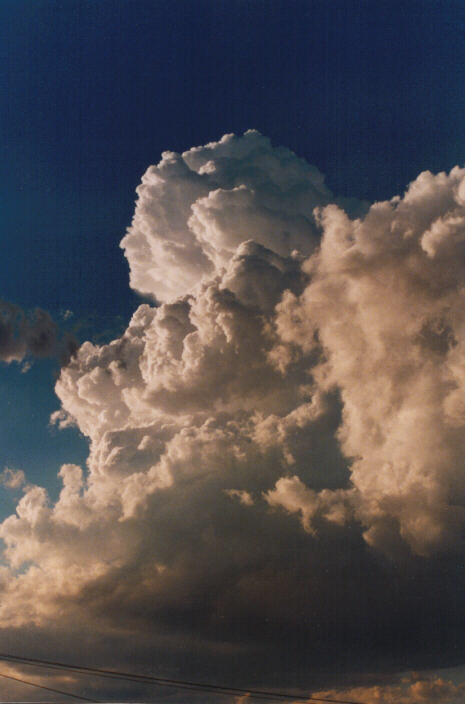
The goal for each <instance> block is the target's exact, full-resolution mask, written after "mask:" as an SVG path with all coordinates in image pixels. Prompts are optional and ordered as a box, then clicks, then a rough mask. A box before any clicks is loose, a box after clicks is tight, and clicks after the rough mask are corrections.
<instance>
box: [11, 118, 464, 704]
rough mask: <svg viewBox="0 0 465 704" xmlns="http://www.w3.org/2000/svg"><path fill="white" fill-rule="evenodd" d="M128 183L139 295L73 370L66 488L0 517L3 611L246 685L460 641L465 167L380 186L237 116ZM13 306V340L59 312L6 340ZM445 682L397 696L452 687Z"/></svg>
mask: <svg viewBox="0 0 465 704" xmlns="http://www.w3.org/2000/svg"><path fill="white" fill-rule="evenodd" d="M137 192H138V200H137V203H136V209H135V214H134V218H133V222H132V224H131V226H130V228H129V229H128V232H127V234H126V236H125V237H124V239H123V240H122V243H121V246H122V247H123V248H124V251H125V255H126V257H127V259H128V262H129V266H130V272H131V273H130V277H131V278H130V280H131V286H132V287H133V288H134V289H136V290H137V291H138V292H140V293H142V294H143V295H145V296H146V297H147V299H148V300H150V303H144V304H142V305H141V306H140V307H139V308H138V309H137V310H136V312H135V313H134V315H133V317H132V320H131V321H130V323H129V325H128V328H127V330H126V331H125V332H124V334H123V335H122V336H121V337H120V338H119V339H115V340H113V341H112V342H110V343H109V344H105V345H102V346H97V345H94V344H91V343H89V342H86V343H84V344H83V345H82V346H81V347H80V348H79V349H78V350H77V352H76V353H75V355H74V356H73V357H72V359H71V360H70V361H69V363H68V364H67V366H65V367H64V368H63V369H62V370H61V374H60V377H59V379H58V382H57V384H56V393H57V395H58V397H59V399H60V402H61V409H60V410H59V411H57V413H56V414H55V420H57V422H58V423H59V424H60V425H63V426H66V425H74V426H76V427H77V428H78V429H79V430H80V432H81V433H83V434H84V435H85V436H86V437H87V438H88V441H89V448H90V450H89V458H88V464H87V467H86V468H82V467H78V466H76V465H73V464H67V465H64V466H63V467H62V468H61V470H60V478H61V480H62V483H63V488H62V491H61V494H60V496H59V498H58V500H57V501H56V502H55V503H53V502H51V501H50V499H49V497H48V496H47V493H46V491H45V489H43V488H42V487H40V486H33V485H30V484H26V485H25V488H24V494H23V496H22V498H21V499H20V501H19V503H18V505H17V509H16V514H15V515H12V516H10V517H8V518H7V519H6V520H5V521H4V522H3V524H2V525H1V527H0V536H1V538H2V539H3V541H4V542H5V553H4V564H3V566H2V567H1V568H0V569H1V571H0V590H1V600H0V625H1V626H2V627H3V628H4V629H7V630H8V633H11V634H12V635H11V638H12V639H13V641H14V639H15V638H16V639H19V638H20V637H21V633H24V632H25V629H27V628H30V627H31V625H33V626H34V629H36V630H35V631H34V632H35V633H36V637H35V642H36V643H39V642H40V634H41V633H47V632H51V631H53V632H54V633H55V632H56V631H57V630H60V629H68V631H70V630H73V629H74V632H75V633H76V642H81V643H85V642H87V641H86V636H85V633H86V628H87V629H91V630H92V632H93V634H94V639H93V645H92V647H94V648H95V650H96V651H97V649H98V648H100V649H101V652H102V653H103V652H104V648H105V646H104V643H105V642H106V643H109V642H117V641H118V642H119V643H121V641H124V640H125V638H126V636H127V637H128V638H129V634H131V639H132V641H131V644H130V645H129V644H127V645H126V646H125V647H126V649H127V650H126V652H129V651H130V652H132V653H133V654H134V653H136V652H138V653H139V655H138V657H140V659H141V660H143V659H144V657H145V658H147V657H148V655H147V652H148V651H150V653H151V654H152V655H153V654H154V653H156V656H157V658H158V659H157V662H159V663H161V666H163V667H165V668H167V670H166V671H169V672H171V673H172V672H178V673H179V672H181V669H180V667H181V666H180V665H179V663H180V662H182V674H188V675H190V676H192V673H200V674H203V675H205V676H212V675H211V673H212V672H213V673H215V674H216V675H217V679H219V678H220V676H219V675H218V673H222V675H223V676H224V677H229V678H230V681H232V680H234V682H235V683H236V684H237V683H238V682H244V681H245V682H247V683H248V684H251V683H260V684H262V683H266V684H270V683H271V684H275V685H280V686H284V685H285V684H290V683H292V684H293V685H299V684H300V685H302V686H317V687H320V688H321V689H322V690H323V689H327V690H328V691H329V688H330V687H332V688H333V690H332V691H336V690H335V689H334V686H336V684H334V680H335V677H336V676H335V675H334V671H337V672H338V673H340V677H346V678H347V677H349V675H350V673H352V675H351V676H353V677H355V674H354V673H360V672H367V671H374V670H376V669H378V670H379V671H383V672H384V673H386V672H395V671H401V670H403V669H404V670H405V669H407V668H411V667H415V668H427V667H431V666H435V667H439V666H441V665H443V664H444V663H446V662H447V663H448V664H450V663H451V661H452V660H454V658H457V657H458V655H457V653H460V651H461V650H462V651H463V646H464V641H465V637H464V634H463V629H462V628H461V627H460V623H461V621H463V617H464V615H465V596H464V594H463V590H462V589H461V587H460V585H461V581H460V564H459V562H458V560H457V555H458V554H459V551H460V550H463V534H464V527H465V470H464V465H463V457H464V451H465V428H464V426H465V364H464V361H463V360H464V358H465V257H464V254H465V170H464V169H461V168H458V167H455V168H454V169H452V171H451V172H450V173H449V174H446V173H440V174H437V175H433V174H432V173H429V172H425V173H422V174H420V175H419V176H418V178H417V179H416V180H415V181H414V182H413V183H411V184H410V185H409V186H408V189H407V191H406V193H405V195H404V196H403V197H399V196H396V197H394V198H392V199H391V200H389V201H385V202H381V203H374V204H373V205H371V206H370V207H368V206H366V205H365V204H362V203H357V202H355V201H353V202H349V201H343V200H340V199H337V198H336V197H335V196H333V194H332V193H331V192H330V190H329V189H328V188H327V187H326V186H325V183H324V179H323V176H322V175H321V173H320V172H319V171H318V170H317V169H316V168H315V167H313V166H310V165H309V164H308V163H306V162H305V161H304V160H302V159H300V158H298V157H297V156H296V155H295V154H294V153H292V152H291V151H289V150H287V149H285V148H283V147H278V148H275V147H272V146H271V144H270V142H269V140H268V139H266V138H265V137H263V136H262V135H260V134H259V133H258V132H255V131H249V132H247V133H246V134H245V135H244V136H242V137H235V136H233V135H226V136H225V137H223V138H222V139H221V140H220V141H219V142H215V143H211V144H208V145H206V146H204V147H196V148H193V149H191V150H189V151H187V152H185V153H184V154H176V153H172V152H165V153H164V154H163V156H162V160H161V162H160V163H159V164H158V165H157V166H151V167H150V168H149V169H148V170H147V172H146V173H145V175H144V176H143V179H142V184H141V185H140V186H139V188H138V190H137ZM5 310H6V312H3V313H2V316H1V319H0V342H2V350H4V352H2V354H3V357H2V358H4V359H19V358H21V356H22V355H24V350H25V349H26V347H28V348H31V347H32V346H34V345H36V346H37V345H40V344H41V342H40V341H41V340H42V341H43V342H44V344H46V339H45V337H43V336H41V335H40V334H39V332H40V331H41V330H42V327H44V326H45V328H46V327H47V325H45V323H47V320H45V322H44V321H42V322H41V321H39V322H38V323H37V331H36V328H32V329H29V328H27V329H26V331H25V333H24V336H23V337H24V342H21V344H19V342H18V341H16V342H14V341H13V337H12V336H11V334H10V328H11V315H10V313H9V309H8V310H7V309H5ZM39 328H40V330H39ZM36 332H37V334H35V333H36ZM44 335H45V333H44ZM21 339H22V338H21ZM53 629H55V630H53ZM432 632H434V642H433V643H431V640H430V639H429V641H428V634H429V638H431V633H432ZM50 637H52V636H50ZM79 639H81V640H79ZM18 642H19V641H18ZM82 647H85V646H84V645H83V646H82ZM99 652H100V651H99ZM121 652H122V657H124V652H125V651H124V647H123V649H122V651H121ZM143 653H145V655H144V654H143ZM102 657H103V656H102ZM134 657H136V655H134ZM328 663H330V664H331V666H329V665H328ZM329 669H330V670H331V672H329ZM433 685H434V682H430V681H429V680H428V682H426V681H425V682H423V684H421V682H420V681H419V683H416V684H408V685H405V686H404V685H402V687H403V689H402V687H401V685H399V687H401V689H399V692H400V693H399V694H398V699H397V700H395V699H393V701H399V702H400V701H401V702H404V701H405V702H416V701H423V700H422V699H421V698H418V697H419V696H420V695H419V694H418V692H420V694H421V691H423V690H421V687H423V688H424V690H425V691H426V690H427V689H428V687H431V688H433V689H434V686H435V687H436V689H435V690H434V691H435V692H436V693H437V698H436V699H434V701H446V699H445V698H444V697H443V694H444V693H445V692H446V693H447V691H449V690H447V687H449V685H448V684H447V682H443V681H442V680H441V681H440V682H439V684H438V683H436V685H434V686H433ZM396 686H397V685H388V684H386V687H391V688H394V689H392V691H395V687H396ZM341 687H342V685H341ZM366 687H368V685H366ZM450 687H452V685H450ZM433 689H432V690H431V691H433ZM337 691H343V690H342V689H340V688H339V689H338V690H337ZM344 691H346V692H347V691H349V688H348V686H346V687H345V690H344ZM353 691H355V690H353ZM365 691H366V693H367V696H368V694H369V696H370V697H371V699H370V700H369V701H373V702H375V701H381V700H380V699H379V698H378V699H377V698H376V696H378V695H376V692H375V691H374V690H371V689H369V687H368V688H366V689H365ZM380 691H381V690H380ZM383 691H384V690H383ZM387 691H388V690H387V689H386V692H387ZM389 691H391V690H389ZM451 691H452V690H451ZM381 694H382V691H381ZM417 695H418V696H417ZM455 695H456V691H455V690H454V696H455ZM379 696H381V695H379ZM383 696H384V695H383ZM386 696H387V694H386ZM444 696H445V695H444ZM451 696H452V695H451ZM457 696H458V695H457ZM441 697H442V698H441Z"/></svg>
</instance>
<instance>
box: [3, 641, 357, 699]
mask: <svg viewBox="0 0 465 704" xmlns="http://www.w3.org/2000/svg"><path fill="white" fill-rule="evenodd" d="M0 659H2V660H7V661H10V662H11V661H12V662H18V663H23V664H26V665H32V666H35V667H42V668H46V669H58V670H67V671H70V672H74V673H80V674H88V675H95V676H98V677H103V678H109V679H121V680H126V681H130V682H139V683H141V684H153V685H158V686H161V687H173V688H176V689H187V690H190V691H197V692H211V693H212V694H213V693H215V694H223V695H229V696H244V695H246V696H248V697H249V698H254V699H267V700H268V701H291V702H295V703H296V704H297V703H298V702H305V703H306V702H327V703H329V704H363V703H362V702H359V701H354V700H347V699H333V698H327V697H315V696H312V695H296V694H290V693H288V692H272V691H269V690H260V689H245V688H241V687H232V686H229V685H218V684H209V683H206V682H194V681H189V680H178V679H172V678H165V677H157V676H155V675H141V674H137V673H131V672H124V671H120V670H108V669H101V668H96V667H89V666H85V665H73V664H68V663H62V662H58V661H53V660H42V659H39V658H27V657H23V656H20V655H13V654H11V653H0ZM302 697H303V698H302Z"/></svg>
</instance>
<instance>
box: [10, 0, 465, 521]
mask: <svg viewBox="0 0 465 704" xmlns="http://www.w3.org/2000/svg"><path fill="white" fill-rule="evenodd" d="M464 25H465V5H464V3H463V1H462V0H458V1H457V2H453V1H451V0H421V1H419V2H416V1H414V0H404V1H403V2H396V1H393V0H386V1H383V0H374V1H373V0H366V1H365V2H360V1H355V0H343V1H339V0H306V1H299V0H266V1H263V0H187V1H186V0H150V1H146V0H62V1H55V0H2V2H1V3H0V28H1V29H0V32H1V38H0V67H1V68H0V72H1V84H0V101H1V105H0V121H1V123H0V124H1V133H2V158H1V173H0V179H1V188H0V192H1V198H2V211H1V215H0V227H1V233H2V234H1V236H2V242H3V256H2V257H1V258H0V269H1V283H2V289H1V291H0V295H1V296H2V297H3V298H5V299H7V300H10V301H13V302H16V303H19V304H21V305H23V306H25V307H33V306H35V305H39V306H42V307H44V308H47V309H49V310H50V311H51V312H52V313H53V314H54V315H55V316H59V314H60V311H63V310H65V309H71V310H73V311H74V313H75V318H74V319H75V320H79V321H84V323H85V325H86V326H87V327H86V328H85V332H84V333H81V336H83V337H85V336H86V334H89V335H96V334H97V333H98V332H99V331H110V333H111V330H112V329H113V330H116V329H117V328H118V326H121V320H123V321H125V320H127V318H128V316H129V315H130V313H131V311H132V310H133V309H134V308H135V306H136V305H137V302H138V299H137V296H136V295H135V294H131V293H130V291H129V288H128V269H127V266H126V263H125V260H124V258H123V255H122V251H121V250H120V249H119V247H118V243H119V241H120V239H121V237H122V235H123V234H124V231H125V228H126V227H127V225H128V224H129V222H130V219H131V215H132V211H133V204H134V197H135V194H134V189H135V187H136V186H137V184H138V183H139V180H140V177H141V174H142V173H143V171H144V170H145V169H146V167H147V166H148V165H149V164H150V163H154V162H157V161H158V159H159V156H160V152H161V151H163V150H165V149H172V150H184V149H187V148H189V147H191V146H194V145H197V144H202V143H205V142H207V141H211V140H214V139H217V138H219V137H220V136H221V135H222V134H224V133H226V132H236V133H241V132H243V131H245V130H246V129H248V128H251V127H254V128H256V129H259V130H260V131H261V132H263V133H264V134H266V135H268V136H269V137H271V139H272V141H273V142H274V143H275V144H283V145H285V146H288V147H290V148H291V149H293V150H294V151H296V152H297V153H298V154H299V155H300V156H303V157H305V158H307V159H308V160H309V161H311V162H313V163H315V164H316V165H317V166H318V167H319V168H320V169H321V170H322V171H323V172H324V173H325V174H326V175H327V181H328V183H329V185H330V187H331V188H332V189H333V190H334V191H335V192H336V193H337V194H340V195H353V196H357V197H362V198H367V199H369V200H373V199H380V198H388V197H390V196H392V195H394V194H395V193H397V192H400V191H402V190H403V188H404V187H405V186H406V185H407V183H408V182H409V181H410V180H411V179H413V178H414V177H415V176H416V175H417V174H418V172H419V171H421V170H424V169H431V170H433V171H438V170H442V169H450V168H451V167H452V166H453V165H454V164H456V163H459V164H463V163H464V162H465V139H464V137H463V125H464V118H465V90H464V76H465V41H464ZM118 316H122V318H118ZM89 321H90V322H89ZM110 333H109V334H110ZM52 388H53V381H52V375H51V365H50V364H46V363H40V364H37V365H36V367H35V368H33V370H31V372H29V374H25V375H20V374H19V373H18V369H17V368H7V367H2V368H0V391H1V393H0V413H1V416H2V421H1V423H2V429H1V431H0V469H1V468H2V466H4V465H5V464H9V465H14V464H16V465H17V466H21V467H23V468H24V469H25V470H26V471H27V472H30V473H31V478H37V476H38V474H39V473H40V472H41V471H42V469H41V468H42V467H44V468H45V469H44V470H43V471H46V474H47V475H49V474H54V473H55V472H56V471H57V469H58V468H59V466H60V464H61V463H62V462H63V461H66V460H68V461H76V460H82V459H83V458H84V456H85V445H84V444H83V443H82V442H79V441H78V439H77V438H74V439H73V438H72V437H71V435H72V433H70V432H69V431H67V432H66V433H64V434H55V435H51V434H50V433H49V431H48V430H47V415H48V413H49V411H50V410H53V408H56V401H55V399H54V397H53V391H52ZM67 448H68V449H67ZM0 508H1V507H0Z"/></svg>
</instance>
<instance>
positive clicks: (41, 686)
mask: <svg viewBox="0 0 465 704" xmlns="http://www.w3.org/2000/svg"><path fill="white" fill-rule="evenodd" d="M0 677H5V678H6V679H7V680H14V681H15V682H21V684H28V685H29V686H30V687H37V688H38V689H46V690H47V691H48V692H54V693H55V694H64V695H65V696H66V697H72V698H73V699H79V700H80V701H84V702H94V704H96V703H97V702H98V699H89V697H84V696H79V695H78V694H71V692H64V691H63V690H62V689H54V688H53V687H46V686H45V685H44V684H37V682H29V681H28V680H22V679H21V678H20V677H13V676H12V675H5V673H4V672H0Z"/></svg>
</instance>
